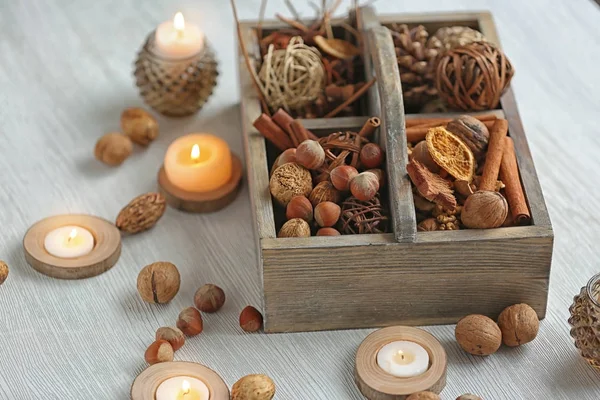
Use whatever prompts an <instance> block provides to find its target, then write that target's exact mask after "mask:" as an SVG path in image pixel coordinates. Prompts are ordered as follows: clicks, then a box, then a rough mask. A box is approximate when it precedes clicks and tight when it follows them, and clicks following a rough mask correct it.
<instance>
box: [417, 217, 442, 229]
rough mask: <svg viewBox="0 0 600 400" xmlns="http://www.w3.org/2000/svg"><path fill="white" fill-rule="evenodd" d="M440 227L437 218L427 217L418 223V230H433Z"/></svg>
mask: <svg viewBox="0 0 600 400" xmlns="http://www.w3.org/2000/svg"><path fill="white" fill-rule="evenodd" d="M438 229H439V225H438V222H437V220H436V219H435V218H427V219H425V220H423V221H421V222H420V223H419V225H417V231H419V232H431V231H437V230H438Z"/></svg>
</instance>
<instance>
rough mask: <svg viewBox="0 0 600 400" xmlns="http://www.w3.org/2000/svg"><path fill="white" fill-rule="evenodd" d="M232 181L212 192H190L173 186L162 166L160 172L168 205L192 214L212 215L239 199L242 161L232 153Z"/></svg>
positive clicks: (163, 193) (161, 183) (162, 192)
mask: <svg viewBox="0 0 600 400" xmlns="http://www.w3.org/2000/svg"><path fill="white" fill-rule="evenodd" d="M231 162H232V168H231V179H229V182H227V183H226V184H224V185H223V186H221V187H220V188H218V189H215V190H212V191H210V192H188V191H187V190H183V189H180V188H178V187H177V186H175V185H173V183H171V181H169V179H168V177H167V174H166V172H165V167H164V166H161V167H160V170H159V171H158V188H159V191H160V193H161V194H162V195H164V196H165V199H166V200H167V204H168V205H170V206H171V207H173V208H177V209H179V210H182V211H187V212H191V213H210V212H214V211H218V210H220V209H222V208H224V207H225V206H227V205H229V204H230V203H231V202H232V201H233V200H235V198H236V197H237V194H238V191H239V188H240V183H241V180H242V161H241V160H240V158H239V157H238V156H237V155H236V154H234V153H231Z"/></svg>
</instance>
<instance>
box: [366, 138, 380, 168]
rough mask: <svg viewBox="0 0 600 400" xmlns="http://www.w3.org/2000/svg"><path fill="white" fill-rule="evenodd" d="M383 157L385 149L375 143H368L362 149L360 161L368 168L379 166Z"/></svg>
mask: <svg viewBox="0 0 600 400" xmlns="http://www.w3.org/2000/svg"><path fill="white" fill-rule="evenodd" d="M383 157H384V154H383V150H382V149H381V147H379V145H377V144H375V143H367V144H365V145H364V146H363V147H362V149H360V163H361V164H362V165H363V166H364V167H365V168H367V169H370V168H378V167H379V166H380V165H381V164H382V163H383Z"/></svg>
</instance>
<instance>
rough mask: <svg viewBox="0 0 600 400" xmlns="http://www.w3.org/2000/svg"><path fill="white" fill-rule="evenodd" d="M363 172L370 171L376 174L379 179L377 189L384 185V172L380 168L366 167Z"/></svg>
mask: <svg viewBox="0 0 600 400" xmlns="http://www.w3.org/2000/svg"><path fill="white" fill-rule="evenodd" d="M365 172H372V173H374V174H375V175H376V176H377V179H378V180H379V189H382V188H383V187H384V186H385V172H383V170H382V169H381V168H373V169H368V170H366V171H365Z"/></svg>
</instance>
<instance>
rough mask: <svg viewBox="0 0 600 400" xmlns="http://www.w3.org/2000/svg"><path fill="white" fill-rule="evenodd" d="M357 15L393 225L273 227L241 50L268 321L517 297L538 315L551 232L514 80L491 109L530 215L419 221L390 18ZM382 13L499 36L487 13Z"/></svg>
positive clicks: (319, 320)
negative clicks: (502, 121) (326, 233)
mask: <svg viewBox="0 0 600 400" xmlns="http://www.w3.org/2000/svg"><path fill="white" fill-rule="evenodd" d="M357 20H358V26H359V28H360V29H361V30H363V31H368V34H366V37H367V38H368V40H366V44H365V55H368V54H370V55H371V56H372V57H371V59H372V63H371V62H370V61H369V60H365V73H366V76H367V77H368V76H372V75H376V76H377V85H375V86H376V87H375V86H374V87H373V88H372V90H371V92H370V93H369V101H368V107H369V108H368V109H369V115H379V116H380V117H381V120H382V127H381V128H380V132H379V137H378V142H379V144H380V145H381V146H382V147H383V148H384V149H385V150H386V153H387V174H388V180H389V190H388V192H389V199H388V200H389V203H388V205H389V206H390V211H391V212H390V218H391V223H392V227H393V232H392V233H389V234H373V235H345V236H338V237H310V238H286V239H278V238H277V237H276V225H275V221H276V217H275V214H276V213H275V212H274V207H273V203H272V200H271V196H270V193H269V184H268V183H269V169H270V164H269V161H268V157H267V153H268V152H267V144H266V142H265V140H264V138H263V137H262V136H261V135H260V134H259V133H258V132H257V131H256V130H255V129H254V127H253V126H252V121H254V119H256V118H257V117H258V116H259V115H260V112H261V110H260V103H259V101H258V98H257V96H256V93H255V92H254V89H253V87H252V84H251V81H250V75H249V73H248V71H247V70H246V68H245V64H244V61H243V58H242V56H241V55H240V78H241V84H242V116H243V123H244V139H245V147H246V160H247V170H248V178H249V179H248V180H249V186H250V199H251V201H252V211H253V217H254V223H255V226H256V230H255V237H256V243H257V248H258V257H259V268H260V273H261V277H262V286H263V293H264V304H263V311H264V317H265V331H266V332H294V331H314V330H325V329H348V328H367V327H376V326H386V325H394V324H405V325H427V324H444V323H454V322H456V321H457V320H458V319H460V318H461V317H463V316H465V315H467V314H471V313H480V314H485V315H489V316H490V317H493V318H494V317H496V316H497V315H498V314H499V313H500V311H501V310H502V309H503V308H504V307H506V306H508V305H511V304H515V303H520V302H524V303H527V304H529V305H531V306H532V307H533V308H534V309H535V310H536V311H537V313H538V315H539V317H540V318H544V316H545V313H546V304H547V295H548V286H549V275H550V264H551V258H552V246H553V233H552V227H551V223H550V219H549V217H548V213H547V210H546V206H545V203H544V199H543V196H542V192H541V188H540V186H539V182H538V179H537V175H536V172H535V168H534V166H533V162H532V159H531V154H530V152H529V148H528V145H527V141H526V138H525V134H524V132H523V127H522V124H521V121H520V117H519V114H518V111H517V107H516V103H515V99H514V95H513V93H512V90H510V89H509V90H508V91H507V92H506V94H505V95H504V96H503V98H502V103H501V109H499V110H496V111H495V112H496V113H498V115H500V116H504V117H505V118H506V119H507V120H508V123H509V135H510V136H511V137H512V139H513V140H514V143H515V147H516V155H517V161H518V165H519V169H520V173H521V179H522V183H523V187H524V191H525V194H526V197H527V201H528V205H529V208H530V211H531V215H532V220H533V222H532V225H531V226H526V227H509V228H498V229H489V230H461V231H452V232H446V231H436V232H417V231H416V217H415V212H414V205H413V199H412V190H411V184H410V181H409V179H408V176H407V174H406V164H407V162H408V155H407V147H406V132H405V124H404V121H405V117H406V118H409V117H413V116H412V115H406V116H405V115H404V114H403V113H402V112H399V110H403V104H402V96H401V83H400V80H399V75H398V69H397V64H396V62H395V55H394V54H395V53H394V48H393V42H392V38H391V35H390V33H389V31H388V30H387V29H386V28H384V27H379V26H378V25H379V23H376V21H377V19H376V17H375V15H374V13H373V11H372V9H371V8H361V9H360V10H359V12H358V14H357ZM380 20H381V21H382V23H384V24H387V23H392V22H398V23H421V24H424V25H426V26H427V25H428V24H429V25H430V26H434V25H435V26H438V25H437V24H442V25H448V26H450V25H455V24H462V25H467V26H471V27H474V28H477V29H480V30H481V31H482V32H483V33H484V34H485V35H486V37H487V38H488V40H491V41H493V42H496V43H498V41H497V34H496V31H495V28H494V26H493V22H492V20H491V16H490V14H489V13H458V14H425V15H396V16H386V17H381V18H380ZM255 24H256V23H244V24H243V25H242V27H243V34H244V36H245V38H246V39H245V40H248V39H250V38H251V37H252V30H253V29H254V26H255ZM442 25H439V26H442ZM248 43H249V42H248ZM517 69H518V68H517ZM488 112H489V111H488ZM436 115H439V114H436ZM443 115H449V114H443ZM431 116H432V114H418V115H415V116H414V117H431ZM364 120H365V118H364V117H350V118H348V117H347V118H335V119H316V120H303V123H304V124H305V126H306V127H307V128H308V129H311V130H315V131H317V132H320V133H325V132H327V131H329V132H331V131H335V130H342V129H358V128H359V127H360V126H362V123H363V122H364ZM270 161H271V162H272V161H273V160H272V159H271V160H270Z"/></svg>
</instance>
